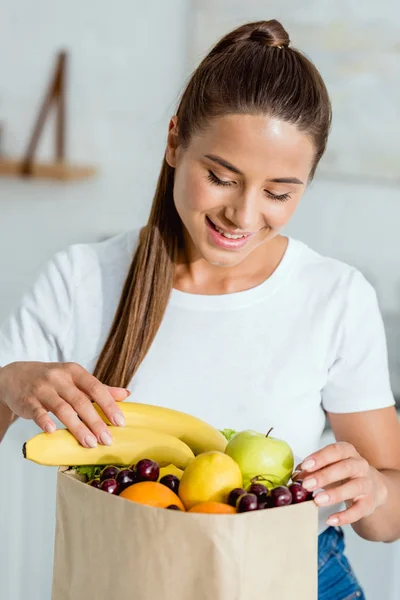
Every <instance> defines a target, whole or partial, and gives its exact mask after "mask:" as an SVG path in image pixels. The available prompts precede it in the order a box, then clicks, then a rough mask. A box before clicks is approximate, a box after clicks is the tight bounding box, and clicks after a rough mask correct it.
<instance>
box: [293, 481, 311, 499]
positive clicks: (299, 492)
mask: <svg viewBox="0 0 400 600" xmlns="http://www.w3.org/2000/svg"><path fill="white" fill-rule="evenodd" d="M289 490H290V493H291V494H292V502H293V504H299V503H300V502H305V501H306V500H308V495H309V492H308V491H307V490H306V489H305V488H303V486H302V485H301V483H300V481H296V482H295V483H292V484H291V485H289Z"/></svg>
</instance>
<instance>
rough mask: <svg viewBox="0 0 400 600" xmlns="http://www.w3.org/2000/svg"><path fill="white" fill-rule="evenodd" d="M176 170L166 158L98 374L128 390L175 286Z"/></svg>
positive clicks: (179, 227)
mask: <svg viewBox="0 0 400 600" xmlns="http://www.w3.org/2000/svg"><path fill="white" fill-rule="evenodd" d="M173 183H174V169H173V168H172V167H170V166H169V165H168V163H167V162H166V160H165V158H164V161H163V165H162V168H161V173H160V176H159V179H158V184H157V189H156V193H155V196H154V201H153V206H152V209H151V213H150V217H149V220H148V223H147V226H146V227H145V228H144V230H143V231H142V233H141V236H140V240H139V245H138V247H137V250H136V253H135V255H134V258H133V261H132V264H131V267H130V269H129V273H128V276H127V278H126V281H125V284H124V288H123V291H122V296H121V299H120V302H119V305H118V309H117V312H116V314H115V318H114V321H113V324H112V326H111V330H110V332H109V335H108V338H107V340H106V343H105V345H104V348H103V350H102V352H101V354H100V357H99V359H98V362H97V365H96V368H95V370H94V375H95V377H97V378H98V379H99V380H100V381H101V382H102V383H104V384H106V385H112V386H119V387H127V386H128V385H129V382H130V381H131V379H132V377H133V376H134V374H135V373H136V371H137V369H138V367H139V365H140V363H141V362H142V360H143V359H144V357H145V356H146V354H147V352H148V350H149V348H150V346H151V344H152V342H153V340H154V337H155V335H156V333H157V331H158V328H159V327H160V324H161V321H162V318H163V315H164V312H165V310H166V307H167V304H168V300H169V296H170V293H171V290H172V287H173V280H174V265H175V263H176V259H177V255H178V250H179V246H180V240H181V235H182V233H181V231H182V225H181V222H180V219H179V216H178V213H177V211H176V208H175V205H174V201H173Z"/></svg>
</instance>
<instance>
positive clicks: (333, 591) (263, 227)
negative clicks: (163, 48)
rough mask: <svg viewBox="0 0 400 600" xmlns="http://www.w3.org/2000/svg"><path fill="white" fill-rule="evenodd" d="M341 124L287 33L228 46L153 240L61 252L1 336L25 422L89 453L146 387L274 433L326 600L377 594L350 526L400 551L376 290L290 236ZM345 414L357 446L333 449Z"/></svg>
mask: <svg viewBox="0 0 400 600" xmlns="http://www.w3.org/2000/svg"><path fill="white" fill-rule="evenodd" d="M330 123H331V106H330V101H329V97H328V93H327V90H326V87H325V85H324V83H323V81H322V79H321V76H320V74H319V73H318V71H317V69H316V68H315V67H314V65H313V64H312V63H311V62H310V61H309V60H308V59H307V58H306V57H305V56H304V55H303V54H302V53H301V52H300V51H298V50H295V49H293V48H291V47H290V42H289V37H288V34H287V32H286V31H285V30H284V29H283V27H282V26H281V25H280V23H278V22H277V21H260V22H257V23H249V24H246V25H243V26H241V27H239V28H237V29H235V30H234V31H232V32H230V33H228V34H227V35H226V36H225V37H223V38H222V39H221V40H220V41H219V42H218V43H217V44H216V45H215V46H214V47H213V48H212V49H211V51H210V53H209V54H208V55H207V56H206V57H205V58H204V60H203V61H202V62H201V64H200V65H199V66H198V68H197V69H196V71H195V72H194V73H193V75H192V77H191V79H190V81H189V83H188V85H187V87H186V89H185V91H184V93H183V95H182V98H181V100H180V102H179V105H178V107H177V111H176V114H175V115H173V116H172V118H171V121H170V125H169V131H168V140H167V146H166V151H165V156H164V157H163V162H162V167H161V172H160V176H159V180H158V184H157V189H156V191H155V195H154V200H153V205H152V209H151V213H150V216H149V220H148V222H147V224H146V226H145V227H144V228H143V229H142V231H141V232H136V231H134V232H128V233H126V234H123V235H121V236H118V237H116V238H113V239H111V240H108V241H106V242H103V243H101V244H79V245H75V246H73V247H71V248H69V249H68V250H67V251H65V252H61V253H59V254H58V255H57V256H56V257H55V258H54V259H53V260H52V261H50V263H49V265H48V268H47V269H46V271H45V272H44V273H43V274H42V275H41V277H40V278H39V279H38V281H37V282H36V284H35V286H34V288H33V290H31V291H30V293H29V294H27V295H26V296H25V297H24V299H23V300H22V302H21V304H20V306H19V307H18V308H17V309H16V311H15V312H14V314H13V315H11V316H10V318H9V319H8V321H7V322H6V324H5V325H4V327H3V328H2V330H0V365H1V366H2V368H0V402H1V403H2V405H3V407H4V409H5V411H6V413H7V414H8V416H7V414H6V417H5V420H4V421H5V426H8V423H9V422H10V420H11V418H10V416H11V413H14V414H15V415H18V416H22V417H25V418H30V419H34V420H35V422H36V423H37V424H38V425H39V426H40V427H41V428H42V429H43V430H45V431H49V432H50V431H52V430H54V429H55V423H54V421H53V420H52V418H51V416H50V413H54V414H55V415H56V416H57V417H58V418H59V419H60V420H61V421H62V422H63V423H64V424H65V425H66V426H67V427H68V428H69V429H70V431H71V432H72V433H73V435H74V436H75V437H76V438H77V439H78V440H79V441H80V443H81V444H83V445H84V446H86V447H94V446H96V445H97V444H98V443H103V444H111V443H112V440H111V438H110V436H109V434H110V431H111V430H108V429H107V427H106V425H105V423H104V422H103V421H102V420H101V419H100V417H99V415H98V414H97V412H96V411H95V410H94V408H93V406H92V403H91V402H90V400H89V398H90V399H92V400H95V401H96V402H97V404H98V405H99V406H100V407H101V408H102V409H103V412H104V413H105V414H106V415H107V417H108V419H109V420H110V422H111V423H113V424H114V425H123V419H122V414H121V411H120V410H119V409H118V405H117V403H116V400H123V399H126V398H127V395H128V392H127V390H126V389H124V388H126V387H129V389H130V391H131V392H132V398H134V399H136V400H137V401H138V402H143V403H148V404H163V405H164V406H168V407H171V408H175V409H177V410H182V411H184V412H189V413H192V414H194V415H197V416H199V417H201V418H203V419H204V420H206V421H208V422H210V423H212V424H213V425H215V426H216V427H218V428H220V429H222V428H225V427H227V426H229V427H232V428H234V429H237V430H240V429H249V428H252V429H254V430H256V431H260V432H262V431H268V430H269V429H270V428H271V426H272V427H274V431H275V434H276V437H277V438H280V439H284V440H285V441H286V442H287V443H288V444H289V445H290V446H291V447H292V449H293V451H294V453H295V454H296V455H297V456H302V457H307V459H305V460H304V461H303V463H302V464H301V465H299V467H298V471H299V476H301V478H302V479H304V486H305V487H306V488H307V489H308V490H311V491H313V492H315V502H316V504H317V505H319V506H320V507H321V508H320V530H319V533H320V535H319V600H343V598H356V597H357V598H362V597H363V594H362V591H361V589H360V586H359V584H358V582H357V580H356V578H355V577H354V575H353V573H352V571H351V568H350V566H349V565H348V563H347V561H346V559H345V557H344V554H343V552H344V544H343V540H342V532H341V530H340V529H339V527H340V526H341V525H344V524H348V523H351V524H352V526H353V528H354V530H355V531H356V532H357V533H358V534H359V535H360V536H361V537H365V538H367V539H370V540H383V541H391V540H394V539H396V538H399V537H400V431H399V423H398V420H397V416H396V413H395V410H394V399H393V395H392V393H391V389H390V382H389V375H388V365H387V354H386V340H385V332H384V328H383V323H382V319H381V315H380V312H379V306H378V302H377V298H376V294H375V291H374V290H373V288H372V287H371V285H370V284H369V283H368V282H367V281H366V280H365V278H364V277H363V276H362V274H361V273H359V272H358V271H357V270H356V269H354V268H352V267H350V266H348V265H345V264H343V263H340V262H338V261H336V260H333V259H330V258H327V257H324V256H321V255H319V254H318V253H316V252H314V251H312V250H311V249H310V248H308V247H307V246H306V245H305V244H303V243H302V242H300V241H299V240H294V239H292V238H288V237H286V236H284V235H283V231H282V230H283V229H284V227H285V225H286V224H287V223H288V222H289V220H290V218H291V217H292V215H293V213H294V211H295V210H296V208H297V206H298V204H299V202H300V200H301V197H302V196H303V194H304V192H305V190H306V187H307V184H308V182H309V181H310V180H311V179H312V178H313V176H314V173H315V170H316V168H317V165H318V163H319V160H320V158H321V156H322V155H323V153H324V151H325V148H326V143H327V139H328V133H329V128H330ZM322 201H323V198H321V202H322ZM114 386H118V387H114ZM3 413H4V411H3ZM327 416H328V418H329V420H330V423H331V426H332V430H333V432H334V434H335V437H336V440H337V443H336V444H330V445H328V446H327V447H325V448H323V449H322V450H320V451H317V448H318V447H319V442H320V439H321V435H322V432H323V430H324V426H325V422H326V417H327ZM0 437H1V436H0ZM321 488H323V491H321ZM344 502H345V503H346V504H347V506H344V504H343V503H344Z"/></svg>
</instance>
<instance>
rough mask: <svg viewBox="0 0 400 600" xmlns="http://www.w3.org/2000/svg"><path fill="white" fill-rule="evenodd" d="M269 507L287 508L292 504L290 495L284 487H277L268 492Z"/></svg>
mask: <svg viewBox="0 0 400 600" xmlns="http://www.w3.org/2000/svg"><path fill="white" fill-rule="evenodd" d="M269 498H270V503H271V506H273V507H275V506H288V505H289V504H292V494H291V493H290V490H289V488H287V487H286V486H285V485H278V487H276V488H273V489H272V490H271V491H270V496H269Z"/></svg>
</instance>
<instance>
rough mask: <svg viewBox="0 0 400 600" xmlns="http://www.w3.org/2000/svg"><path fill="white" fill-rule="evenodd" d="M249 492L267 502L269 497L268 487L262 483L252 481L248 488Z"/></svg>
mask: <svg viewBox="0 0 400 600" xmlns="http://www.w3.org/2000/svg"><path fill="white" fill-rule="evenodd" d="M247 491H248V493H249V494H254V495H255V496H257V499H258V502H259V503H260V502H266V501H267V497H268V489H267V488H266V487H265V485H263V484H262V483H252V484H251V486H250V487H249V488H248V489H247Z"/></svg>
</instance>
